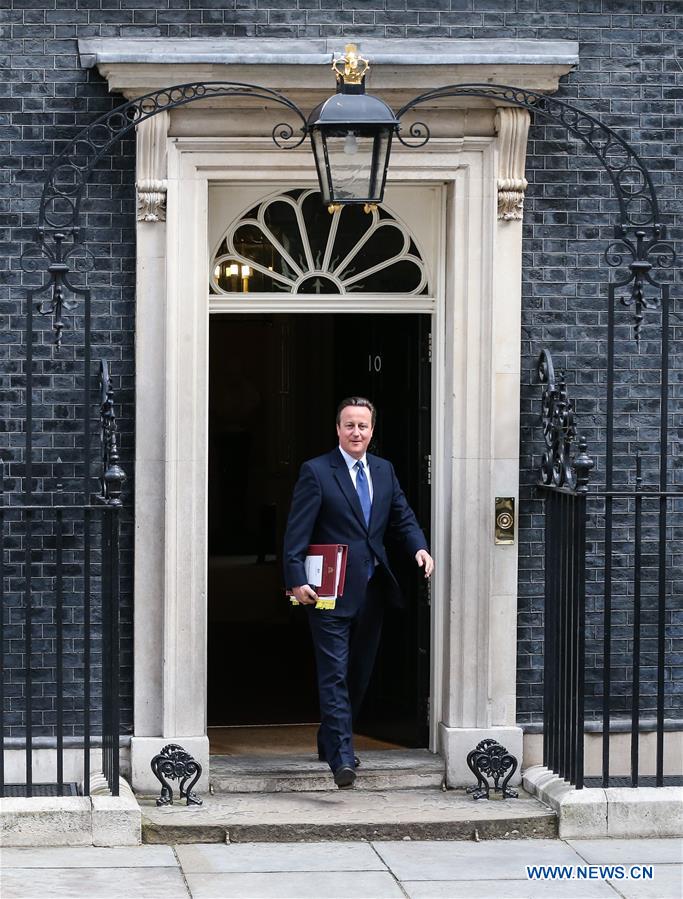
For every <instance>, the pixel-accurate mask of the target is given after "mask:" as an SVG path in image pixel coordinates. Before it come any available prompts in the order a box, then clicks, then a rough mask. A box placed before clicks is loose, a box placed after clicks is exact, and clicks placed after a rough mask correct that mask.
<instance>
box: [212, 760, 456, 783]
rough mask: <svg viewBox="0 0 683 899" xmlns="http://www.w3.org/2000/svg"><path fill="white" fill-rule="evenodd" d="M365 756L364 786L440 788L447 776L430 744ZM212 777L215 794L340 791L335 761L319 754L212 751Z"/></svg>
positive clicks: (360, 773) (361, 778)
mask: <svg viewBox="0 0 683 899" xmlns="http://www.w3.org/2000/svg"><path fill="white" fill-rule="evenodd" d="M360 757H361V767H360V768H359V769H358V778H357V780H356V789H359V790H406V789H415V788H428V787H440V786H441V782H442V780H443V776H444V762H443V759H442V758H441V757H440V756H438V755H435V754H434V753H432V752H429V750H428V749H406V750H402V749H395V750H381V751H380V750H372V751H366V752H363V753H361V755H360ZM210 781H211V789H212V790H213V791H214V793H295V792H306V793H311V792H314V791H318V790H329V791H332V792H335V793H336V792H337V787H336V786H335V783H334V780H333V779H332V774H331V772H330V769H329V766H328V765H327V764H325V762H319V761H318V757H317V756H313V755H309V756H305V755H304V756H298V755H261V756H255V755H242V756H239V755H212V756H211V766H210Z"/></svg>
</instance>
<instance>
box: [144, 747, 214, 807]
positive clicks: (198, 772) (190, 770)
mask: <svg viewBox="0 0 683 899" xmlns="http://www.w3.org/2000/svg"><path fill="white" fill-rule="evenodd" d="M150 767H151V769H152V773H153V774H154V776H155V777H156V778H157V780H158V781H159V783H160V784H161V795H160V796H159V798H158V799H157V805H158V806H163V805H173V788H172V787H171V785H170V783H169V782H168V781H169V779H170V780H177V781H179V784H178V792H179V793H180V798H181V799H185V804H186V805H202V804H203V803H202V800H201V799H200V798H199V796H197V794H196V793H195V792H194V790H193V787H194V786H195V784H196V783H197V781H198V780H199V778H200V777H201V776H202V766H201V765H200V763H199V762H198V761H197V760H196V759H195V758H194V757H193V756H191V755H190V753H189V752H187V751H186V750H185V749H183V747H182V746H179V745H178V744H177V743H169V744H168V745H166V746H164V748H163V749H162V750H161V752H160V753H158V755H155V756H154V758H153V759H152V761H151V762H150ZM188 781H189V784H188Z"/></svg>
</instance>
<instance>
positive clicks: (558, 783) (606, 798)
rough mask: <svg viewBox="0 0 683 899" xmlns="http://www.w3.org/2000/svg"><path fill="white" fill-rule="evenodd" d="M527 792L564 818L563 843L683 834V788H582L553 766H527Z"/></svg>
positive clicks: (561, 825) (560, 826)
mask: <svg viewBox="0 0 683 899" xmlns="http://www.w3.org/2000/svg"><path fill="white" fill-rule="evenodd" d="M523 784H524V789H525V790H527V792H529V793H531V794H533V795H534V796H536V797H537V798H538V799H540V800H541V801H542V802H545V803H546V805H549V806H550V807H551V808H552V809H553V810H554V811H556V812H557V815H558V824H559V836H560V839H563V840H568V839H576V838H583V839H594V838H600V837H614V838H619V839H627V838H630V837H639V838H646V837H678V836H683V787H608V788H607V789H603V788H595V787H590V788H588V789H583V790H576V789H574V787H573V786H570V785H569V784H568V783H567V782H566V781H565V780H563V779H562V778H561V777H558V775H556V774H554V773H553V772H552V771H550V770H548V768H545V767H543V766H542V765H537V766H535V767H533V768H527V770H526V771H525V772H524V778H523Z"/></svg>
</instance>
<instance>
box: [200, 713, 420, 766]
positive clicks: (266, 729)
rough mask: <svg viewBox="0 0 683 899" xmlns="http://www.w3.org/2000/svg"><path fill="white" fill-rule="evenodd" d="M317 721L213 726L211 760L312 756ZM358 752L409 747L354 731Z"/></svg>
mask: <svg viewBox="0 0 683 899" xmlns="http://www.w3.org/2000/svg"><path fill="white" fill-rule="evenodd" d="M317 730H318V724H317V723H310V724H261V725H234V726H231V727H209V728H208V737H209V752H210V753H211V756H212V759H211V763H212V765H213V761H214V757H215V756H217V755H219V756H234V755H236V756H251V755H254V756H270V755H275V756H284V755H293V756H309V755H311V753H313V752H314V751H315V748H316V733H317ZM353 744H354V747H355V749H356V752H367V751H368V750H373V751H374V750H385V751H390V750H391V751H393V750H398V749H405V747H404V746H401V745H399V744H398V743H390V742H387V741H384V740H377V739H375V738H374V737H367V736H365V735H364V734H354V735H353Z"/></svg>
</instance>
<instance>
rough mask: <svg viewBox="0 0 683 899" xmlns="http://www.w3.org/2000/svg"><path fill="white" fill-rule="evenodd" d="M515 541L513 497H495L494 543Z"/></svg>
mask: <svg viewBox="0 0 683 899" xmlns="http://www.w3.org/2000/svg"><path fill="white" fill-rule="evenodd" d="M514 542H515V498H514V496H497V497H496V543H514Z"/></svg>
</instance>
